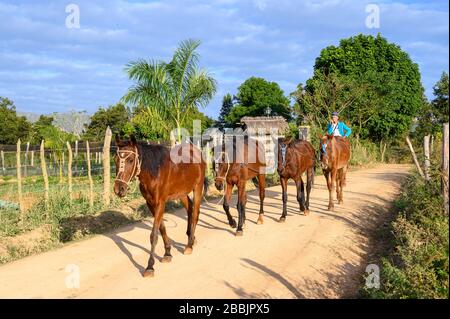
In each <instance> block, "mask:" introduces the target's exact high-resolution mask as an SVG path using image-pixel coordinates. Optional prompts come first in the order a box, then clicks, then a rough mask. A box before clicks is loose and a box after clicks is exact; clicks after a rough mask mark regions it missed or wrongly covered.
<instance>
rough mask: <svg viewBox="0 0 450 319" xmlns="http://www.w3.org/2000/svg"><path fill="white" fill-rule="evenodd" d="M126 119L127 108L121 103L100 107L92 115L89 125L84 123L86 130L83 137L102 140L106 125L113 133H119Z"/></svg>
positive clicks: (127, 118)
mask: <svg viewBox="0 0 450 319" xmlns="http://www.w3.org/2000/svg"><path fill="white" fill-rule="evenodd" d="M128 120H129V116H128V110H127V108H126V107H125V105H123V104H121V103H118V104H116V105H112V106H109V107H108V108H103V107H101V108H100V109H99V110H98V111H97V112H95V113H94V115H92V118H91V122H90V123H89V125H86V132H85V133H84V135H83V139H85V140H94V141H101V140H103V138H104V137H105V131H106V128H107V127H108V126H109V127H110V128H111V131H112V132H113V133H115V134H117V133H121V132H122V130H123V128H124V126H125V124H126V123H127V122H128Z"/></svg>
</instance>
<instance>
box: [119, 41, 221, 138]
mask: <svg viewBox="0 0 450 319" xmlns="http://www.w3.org/2000/svg"><path fill="white" fill-rule="evenodd" d="M199 45H200V41H196V40H185V41H183V42H181V43H180V45H179V47H178V48H177V49H176V50H175V53H174V55H173V57H172V60H171V61H170V62H169V63H166V62H163V61H154V60H150V61H146V60H138V61H132V62H130V63H128V64H127V65H126V68H125V71H126V72H127V73H128V77H129V78H130V79H131V80H133V81H135V84H134V85H133V86H132V87H130V89H129V90H128V92H127V94H125V96H124V97H123V98H122V99H123V101H124V102H125V103H131V104H133V105H135V106H144V107H145V108H146V109H147V112H148V113H149V114H150V115H151V118H152V119H153V121H154V123H153V125H154V126H159V127H162V128H163V129H164V130H166V132H170V131H172V130H173V129H174V128H176V129H177V138H178V141H179V142H181V128H182V127H183V125H185V124H186V120H187V119H189V115H190V114H191V113H192V111H193V110H197V109H198V108H199V107H205V106H206V105H207V104H208V102H209V101H210V100H211V99H212V98H213V96H214V94H215V92H216V86H217V84H216V80H215V79H214V78H213V77H212V76H211V75H210V74H209V73H208V72H207V71H206V70H204V69H199V68H198V62H199V55H198V53H197V52H196V49H197V48H198V46H199Z"/></svg>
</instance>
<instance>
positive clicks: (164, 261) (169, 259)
mask: <svg viewBox="0 0 450 319" xmlns="http://www.w3.org/2000/svg"><path fill="white" fill-rule="evenodd" d="M171 261H172V256H164V257H163V258H162V259H161V262H162V263H170V262H171Z"/></svg>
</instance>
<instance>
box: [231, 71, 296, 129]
mask: <svg viewBox="0 0 450 319" xmlns="http://www.w3.org/2000/svg"><path fill="white" fill-rule="evenodd" d="M236 100H237V103H236V105H235V106H234V107H233V108H232V110H231V112H230V114H228V116H226V121H227V122H228V123H232V124H236V123H238V122H239V121H240V120H241V118H242V117H244V116H263V115H265V112H266V109H267V108H270V109H271V110H272V114H275V115H280V116H283V117H284V118H286V119H287V120H290V119H291V109H290V107H289V99H288V98H287V97H286V96H284V92H283V90H282V89H281V88H280V86H279V85H278V84H277V83H275V82H268V81H266V80H264V79H263V78H257V77H251V78H249V79H247V80H246V81H245V82H244V83H242V84H241V85H240V86H239V88H238V93H237V94H236Z"/></svg>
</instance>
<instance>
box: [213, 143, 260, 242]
mask: <svg viewBox="0 0 450 319" xmlns="http://www.w3.org/2000/svg"><path fill="white" fill-rule="evenodd" d="M216 162H217V163H216ZM265 167H266V162H265V151H264V146H263V144H262V143H260V142H259V141H258V140H255V139H252V138H250V137H248V136H246V137H245V138H244V139H243V143H238V142H237V141H236V137H234V138H233V142H232V143H230V142H227V143H224V144H222V150H221V152H220V154H219V156H218V159H214V161H213V169H214V174H215V179H214V181H215V186H216V188H217V190H219V191H221V190H223V189H224V188H225V190H224V191H225V194H224V200H223V209H224V211H225V213H226V214H227V218H228V223H229V225H230V226H231V227H232V228H236V226H237V230H236V236H242V235H243V226H244V223H245V206H246V203H247V192H246V189H245V188H246V183H247V181H248V180H250V179H254V178H257V179H258V189H259V200H260V205H259V217H258V221H257V224H263V222H264V219H263V215H264V204H263V203H264V197H265V187H266V179H265ZM234 186H237V189H238V203H237V210H238V214H239V221H238V224H237V225H236V221H235V220H234V218H233V217H232V216H231V214H230V206H229V202H230V198H231V193H232V191H233V187H234Z"/></svg>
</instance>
